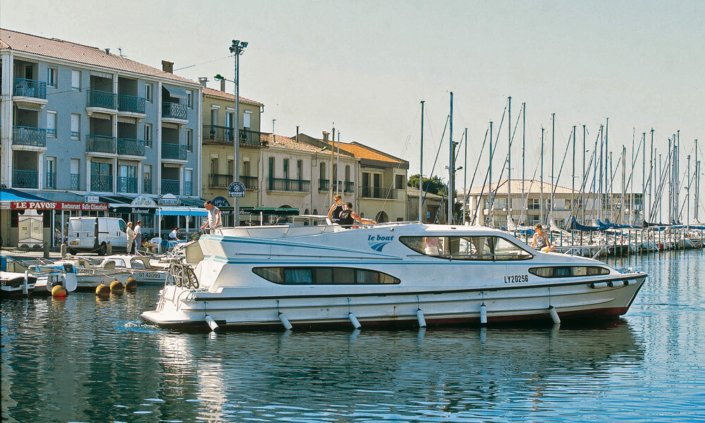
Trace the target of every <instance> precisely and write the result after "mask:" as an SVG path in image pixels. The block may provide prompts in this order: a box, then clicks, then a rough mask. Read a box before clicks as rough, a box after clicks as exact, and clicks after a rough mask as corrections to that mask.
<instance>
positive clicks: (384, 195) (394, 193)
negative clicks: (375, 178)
mask: <svg viewBox="0 0 705 423" xmlns="http://www.w3.org/2000/svg"><path fill="white" fill-rule="evenodd" d="M398 191H400V190H398V189H391V188H382V187H360V197H362V198H379V199H382V200H396V199H397V198H398V197H399V194H398Z"/></svg>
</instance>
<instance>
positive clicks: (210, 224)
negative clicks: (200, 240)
mask: <svg viewBox="0 0 705 423" xmlns="http://www.w3.org/2000/svg"><path fill="white" fill-rule="evenodd" d="M203 207H205V208H206V210H208V219H207V220H206V223H204V224H203V226H201V230H204V229H205V228H208V229H210V230H211V233H215V230H216V229H220V228H221V226H222V225H221V222H220V209H218V207H216V206H214V205H213V203H212V202H210V201H206V202H205V203H204V204H203Z"/></svg>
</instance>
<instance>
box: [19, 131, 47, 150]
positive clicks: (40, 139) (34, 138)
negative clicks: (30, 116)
mask: <svg viewBox="0 0 705 423" xmlns="http://www.w3.org/2000/svg"><path fill="white" fill-rule="evenodd" d="M12 144H14V145H31V146H32V147H46V146H47V131H46V129H41V128H30V127H27V126H15V127H13V128H12Z"/></svg>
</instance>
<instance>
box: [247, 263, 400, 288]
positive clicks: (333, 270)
mask: <svg viewBox="0 0 705 423" xmlns="http://www.w3.org/2000/svg"><path fill="white" fill-rule="evenodd" d="M252 272H254V274H255V275H258V276H261V277H263V278H264V279H266V280H268V281H270V282H274V283H278V284H283V285H306V284H315V285H353V284H359V285H376V284H398V283H401V281H400V280H399V279H398V278H395V277H394V276H391V275H388V274H386V273H382V272H376V271H374V270H367V269H355V268H351V267H255V268H254V269H252Z"/></svg>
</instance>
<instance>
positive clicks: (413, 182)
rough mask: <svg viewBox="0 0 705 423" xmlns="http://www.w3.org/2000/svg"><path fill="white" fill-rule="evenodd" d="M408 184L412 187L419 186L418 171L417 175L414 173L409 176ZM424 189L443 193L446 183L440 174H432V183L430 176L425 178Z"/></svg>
mask: <svg viewBox="0 0 705 423" xmlns="http://www.w3.org/2000/svg"><path fill="white" fill-rule="evenodd" d="M407 185H408V186H410V187H414V188H418V187H419V174H418V173H417V174H416V175H412V176H411V177H409V181H408V182H407ZM423 190H424V191H428V192H431V193H433V194H438V195H443V193H444V192H445V190H446V184H445V183H443V181H442V180H441V178H440V177H439V176H432V177H431V179H430V183H429V179H428V178H423Z"/></svg>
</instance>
